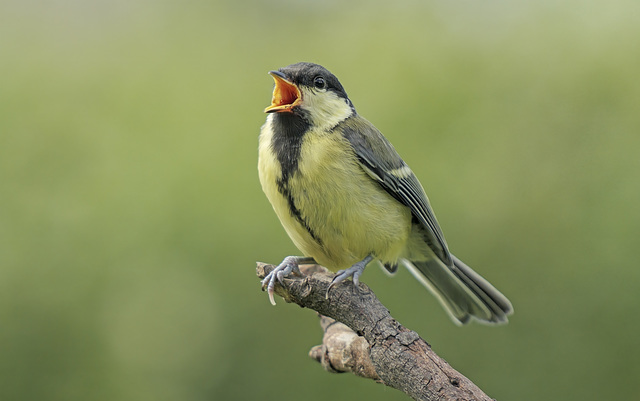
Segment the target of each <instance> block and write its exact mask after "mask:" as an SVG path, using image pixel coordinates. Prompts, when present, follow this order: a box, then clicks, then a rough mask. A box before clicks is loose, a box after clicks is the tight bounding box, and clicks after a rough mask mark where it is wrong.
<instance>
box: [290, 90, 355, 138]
mask: <svg viewBox="0 0 640 401" xmlns="http://www.w3.org/2000/svg"><path fill="white" fill-rule="evenodd" d="M302 108H304V109H305V110H306V111H308V112H309V117H310V119H311V123H312V124H313V125H314V126H315V127H317V128H319V129H321V130H328V129H331V128H333V127H335V126H336V125H338V123H340V122H341V121H343V120H345V119H346V118H348V117H349V116H351V114H352V113H353V110H352V109H351V105H350V104H349V102H348V100H347V99H344V98H341V97H339V96H338V95H336V94H335V93H334V92H332V91H326V90H318V91H315V90H311V89H308V88H302Z"/></svg>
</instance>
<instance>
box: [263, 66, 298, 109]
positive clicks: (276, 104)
mask: <svg viewBox="0 0 640 401" xmlns="http://www.w3.org/2000/svg"><path fill="white" fill-rule="evenodd" d="M269 74H270V75H271V76H272V77H273V80H274V81H275V82H276V86H275V88H273V97H272V98H271V106H269V107H267V108H266V109H264V112H265V113H281V112H285V111H286V112H291V111H292V110H291V109H292V108H293V107H294V106H297V105H298V104H300V99H301V96H300V89H298V87H297V86H296V85H295V84H294V83H292V82H290V81H289V80H287V78H286V77H285V75H284V74H283V73H281V72H280V71H269Z"/></svg>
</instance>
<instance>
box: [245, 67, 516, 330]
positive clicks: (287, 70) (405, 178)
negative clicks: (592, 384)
mask: <svg viewBox="0 0 640 401" xmlns="http://www.w3.org/2000/svg"><path fill="white" fill-rule="evenodd" d="M269 74H271V76H272V77H273V79H274V80H275V88H274V90H273V97H272V100H271V105H270V106H269V107H267V108H266V109H265V110H264V111H265V112H266V113H268V116H267V121H266V123H265V124H264V125H263V126H262V129H261V132H260V140H259V161H258V171H259V176H260V183H261V185H262V189H263V191H264V193H265V194H266V195H267V198H268V199H269V201H270V202H271V205H272V206H273V209H274V210H275V212H276V214H277V215H278V217H279V219H280V221H281V223H282V225H283V226H284V229H285V230H286V231H287V233H288V234H289V237H291V239H292V240H293V242H294V244H295V245H296V247H297V248H298V249H299V250H300V251H301V252H302V253H303V254H304V257H301V256H288V257H286V258H285V259H284V260H283V261H282V263H281V264H280V265H279V266H277V267H276V268H275V269H274V270H273V271H272V272H271V273H270V274H269V275H267V277H265V278H264V280H263V281H262V288H263V289H265V287H266V289H267V291H268V293H269V299H270V300H271V303H272V304H275V302H274V300H273V291H274V286H275V283H276V281H280V282H283V278H284V277H286V276H288V275H290V274H292V273H296V274H300V270H299V268H298V265H300V264H305V263H312V262H317V263H319V264H321V265H323V266H325V267H327V268H329V269H330V270H332V271H337V274H336V276H335V278H334V279H333V281H332V283H331V286H333V285H335V284H337V283H339V282H341V281H343V280H345V279H347V278H349V277H352V279H353V283H354V285H355V286H356V287H357V285H358V278H359V276H360V275H361V274H362V272H363V270H364V268H365V266H366V265H367V264H368V263H369V262H371V261H373V260H377V261H379V262H380V263H381V264H382V265H383V266H384V268H386V269H387V270H388V271H389V272H390V273H394V272H395V271H396V269H397V267H398V264H403V265H404V266H406V267H407V268H408V269H409V270H410V271H411V273H413V275H414V276H415V277H416V278H417V279H418V280H419V281H420V282H421V283H422V284H424V285H425V286H426V287H427V288H428V289H429V290H430V291H431V292H432V293H433V294H434V295H435V296H436V297H437V298H438V300H439V301H440V302H441V303H442V305H443V306H444V308H445V310H446V311H447V312H448V313H449V315H450V316H451V318H452V320H453V321H454V322H456V323H458V324H464V323H467V322H469V320H470V319H471V318H474V319H477V320H478V321H480V322H485V323H506V322H507V316H508V315H510V314H511V313H512V311H513V308H512V306H511V303H510V302H509V300H508V299H507V298H506V297H505V296H504V295H502V294H501V293H500V292H499V291H498V290H497V289H495V288H494V287H493V286H492V285H491V284H489V282H487V281H486V280H485V279H484V278H482V277H481V276H480V275H479V274H477V273H476V272H474V271H473V270H472V269H471V268H470V267H469V266H467V265H466V264H464V263H462V262H461V261H460V260H459V259H458V258H456V257H455V256H454V255H453V254H452V253H451V252H449V247H448V246H447V243H446V241H445V239H444V236H443V234H442V230H441V229H440V226H439V225H438V221H437V220H436V217H435V215H434V214H433V211H432V210H431V206H430V205H429V200H428V199H427V195H426V194H425V192H424V189H423V188H422V185H421V184H420V182H419V181H418V179H417V178H416V176H415V175H414V174H413V172H412V171H411V169H410V168H409V166H408V165H407V164H406V163H405V162H404V161H403V160H402V158H401V157H400V156H399V155H398V153H397V152H396V150H395V149H394V147H393V146H392V145H391V143H389V141H388V140H387V139H386V138H385V137H384V136H383V135H382V133H381V132H380V131H378V129H376V127H374V126H373V124H371V123H370V122H369V121H367V120H365V119H364V118H363V117H361V116H360V115H358V113H357V112H356V109H355V107H354V106H353V103H352V102H351V100H349V97H348V96H347V93H346V92H345V90H344V88H343V87H342V85H341V84H340V82H339V81H338V79H337V78H336V77H335V76H334V75H333V74H331V73H330V72H329V71H328V70H327V69H325V68H324V67H322V66H320V65H318V64H312V63H297V64H292V65H290V66H288V67H284V68H280V69H279V70H277V71H270V72H269ZM330 288H331V287H330Z"/></svg>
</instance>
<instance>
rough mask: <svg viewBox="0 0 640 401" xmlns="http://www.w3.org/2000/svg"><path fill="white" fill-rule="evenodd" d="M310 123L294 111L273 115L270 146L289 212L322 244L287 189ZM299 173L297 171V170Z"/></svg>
mask: <svg viewBox="0 0 640 401" xmlns="http://www.w3.org/2000/svg"><path fill="white" fill-rule="evenodd" d="M310 127H311V125H310V124H309V123H308V122H307V121H306V119H304V118H302V116H300V115H298V114H296V113H277V114H275V115H274V116H273V137H272V142H271V146H272V147H273V150H274V152H275V154H276V158H277V159H278V162H279V163H280V171H281V172H282V173H281V177H280V179H278V181H277V185H278V191H279V192H280V193H281V194H282V196H284V197H285V198H286V199H287V204H288V205H289V212H290V213H291V215H292V216H293V217H295V219H296V220H297V221H298V223H300V225H301V226H302V227H304V229H305V230H307V232H308V233H309V235H310V236H311V238H313V239H314V241H316V242H317V243H318V245H320V246H322V240H321V239H320V237H318V236H317V235H316V233H315V232H314V231H313V229H312V228H311V227H309V224H308V223H307V221H306V220H305V219H304V217H302V213H301V212H300V209H298V208H297V207H296V203H295V199H294V198H293V195H292V193H291V190H290V189H289V182H290V179H291V177H293V175H294V174H295V173H296V172H298V160H299V159H300V150H301V149H302V142H303V140H304V136H305V134H306V133H307V131H308V130H309V128H310ZM298 174H299V172H298Z"/></svg>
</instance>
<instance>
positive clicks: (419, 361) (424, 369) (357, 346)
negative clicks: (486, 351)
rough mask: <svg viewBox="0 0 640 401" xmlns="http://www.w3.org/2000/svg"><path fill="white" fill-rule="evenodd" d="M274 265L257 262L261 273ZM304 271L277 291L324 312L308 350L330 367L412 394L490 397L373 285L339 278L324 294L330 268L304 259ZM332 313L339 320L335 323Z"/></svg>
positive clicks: (429, 400) (428, 400)
mask: <svg viewBox="0 0 640 401" xmlns="http://www.w3.org/2000/svg"><path fill="white" fill-rule="evenodd" d="M273 269H274V266H273V265H268V264H265V263H260V262H258V267H257V269H256V272H257V274H258V277H260V278H264V277H265V276H266V275H267V274H268V273H269V272H270V271H271V270H273ZM300 270H301V271H302V273H303V274H304V277H302V278H300V277H295V276H293V275H292V276H290V277H288V278H285V280H284V286H281V285H276V288H275V292H276V294H278V295H279V296H281V297H282V298H284V300H285V301H286V302H293V303H296V304H298V305H300V306H302V307H304V308H309V309H313V310H315V311H316V312H318V313H319V314H320V315H322V316H324V317H329V318H331V319H327V318H323V319H322V320H321V325H322V328H323V330H324V332H325V334H324V338H323V344H322V345H321V346H316V347H314V348H312V349H311V351H310V352H309V355H310V356H311V357H312V358H314V359H316V360H317V361H319V362H320V363H321V364H322V366H323V367H324V368H325V370H327V371H330V372H352V373H354V374H356V375H358V376H361V377H366V378H370V379H373V380H376V381H378V382H382V383H384V384H385V385H387V386H389V387H393V388H395V389H398V390H400V391H403V392H404V393H406V394H407V395H409V396H410V397H411V398H413V399H415V400H424V401H435V400H440V401H442V400H459V401H466V400H469V401H471V400H474V401H489V400H491V398H490V397H488V396H487V395H486V394H485V393H484V392H483V391H482V390H481V389H480V388H479V387H477V386H476V385H475V384H473V382H471V380H469V379H467V378H466V377H465V376H463V375H462V374H460V373H459V372H458V371H456V370H455V369H453V368H452V367H451V366H450V365H449V364H448V363H447V362H446V361H445V360H444V359H442V358H440V357H439V356H438V355H437V354H436V353H435V352H433V350H432V349H431V346H430V345H429V344H428V343H427V342H426V341H425V340H423V339H422V338H420V336H419V335H418V334H417V333H416V332H414V331H411V330H409V329H407V328H406V327H404V326H402V325H401V324H400V323H398V322H397V321H396V320H395V319H394V318H393V317H392V316H391V315H390V313H389V310H388V309H387V308H386V307H385V306H384V305H383V304H382V303H381V302H380V301H379V300H378V298H377V297H376V296H375V294H374V293H373V291H371V289H370V288H369V287H368V286H367V285H366V284H363V283H360V285H359V287H358V288H357V289H356V288H355V287H354V286H353V283H352V282H351V281H345V282H342V283H340V284H338V285H336V286H334V287H333V288H332V289H331V292H330V293H329V297H328V298H327V297H326V296H325V295H326V293H327V288H329V284H330V283H331V279H332V278H333V273H331V272H329V271H328V270H327V269H325V268H324V267H322V266H318V265H303V266H300ZM332 319H335V320H336V321H338V322H340V323H342V324H340V323H335V322H333V320H332Z"/></svg>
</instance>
